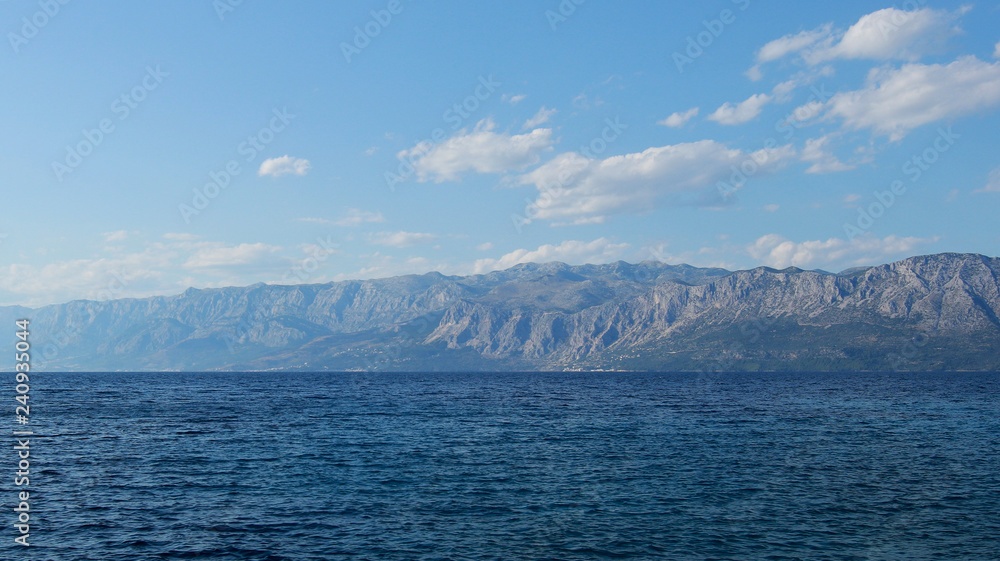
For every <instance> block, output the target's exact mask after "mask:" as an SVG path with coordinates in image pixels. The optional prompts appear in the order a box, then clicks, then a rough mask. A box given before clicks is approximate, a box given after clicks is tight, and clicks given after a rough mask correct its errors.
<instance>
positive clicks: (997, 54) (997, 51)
mask: <svg viewBox="0 0 1000 561" xmlns="http://www.w3.org/2000/svg"><path fill="white" fill-rule="evenodd" d="M993 57H994V58H1000V41H997V44H996V46H995V47H993Z"/></svg>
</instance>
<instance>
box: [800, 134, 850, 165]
mask: <svg viewBox="0 0 1000 561" xmlns="http://www.w3.org/2000/svg"><path fill="white" fill-rule="evenodd" d="M830 138H831V136H830V135H826V136H821V137H819V138H810V139H808V140H806V146H805V148H803V149H802V161H804V162H812V166H810V167H809V169H807V170H806V173H817V174H819V173H834V172H838V171H848V170H852V169H854V167H855V166H852V165H848V164H845V163H843V162H841V161H840V160H838V159H837V157H836V156H834V155H833V154H832V153H831V152H830V151H829V149H828V145H829V144H830Z"/></svg>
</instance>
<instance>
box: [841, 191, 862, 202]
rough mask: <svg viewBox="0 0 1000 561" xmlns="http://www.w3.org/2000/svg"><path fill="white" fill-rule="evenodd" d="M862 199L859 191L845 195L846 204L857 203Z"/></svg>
mask: <svg viewBox="0 0 1000 561" xmlns="http://www.w3.org/2000/svg"><path fill="white" fill-rule="evenodd" d="M860 200H861V195H858V194H857V193H851V194H850V195H847V196H846V197H844V204H851V203H856V202H858V201H860Z"/></svg>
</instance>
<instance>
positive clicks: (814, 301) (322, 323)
mask: <svg viewBox="0 0 1000 561" xmlns="http://www.w3.org/2000/svg"><path fill="white" fill-rule="evenodd" d="M998 274H1000V259H996V258H991V257H985V256H982V255H973V254H951V253H949V254H940V255H930V256H922V257H912V258H909V259H905V260H903V261H899V262H896V263H891V264H887V265H880V266H877V267H870V268H860V269H858V268H855V269H850V270H848V271H845V272H843V273H840V274H832V273H826V272H823V271H802V270H799V269H794V268H790V269H785V270H783V271H777V270H774V269H769V268H763V267H762V268H757V269H752V270H748V271H737V272H730V271H726V270H723V269H703V268H695V267H690V266H687V265H678V266H673V265H665V264H662V263H657V262H643V263H639V264H635V265H633V264H628V263H623V262H618V263H612V264H608V265H584V266H578V267H573V266H568V265H565V264H562V263H546V264H542V265H536V264H527V265H518V266H516V267H513V268H511V269H508V270H506V271H498V272H493V273H489V274H485V275H476V276H469V277H448V276H443V275H440V274H437V273H430V274H426V275H419V276H417V275H411V276H404V277H395V278H388V279H379V280H369V281H348V282H338V283H330V284H322V285H301V286H272V285H264V284H257V285H253V286H249V287H244V288H222V289H211V290H195V289H189V290H188V291H186V292H184V293H183V294H180V295H177V296H170V297H155V298H146V299H125V300H114V301H108V302H90V301H76V302H70V303H68V304H62V305H54V306H46V307H43V308H39V309H36V310H29V309H26V308H0V319H2V320H3V321H6V322H8V323H9V324H11V325H13V323H12V322H13V320H14V319H15V318H17V317H29V318H31V320H32V323H31V327H32V337H33V339H32V342H33V349H34V356H33V360H34V361H36V364H35V367H36V368H42V369H45V370H53V371H54V370H76V371H85V370H150V371H152V370H216V369H224V370H262V369H278V370H357V369H364V370H511V369H523V370H536V369H541V370H551V369H576V368H583V369H634V370H760V369H763V370H808V369H816V370H831V369H834V370H859V369H863V370H870V369H879V370H889V369H897V370H953V369H975V370H996V369H1000V358H998V357H1000V320H998V315H1000V288H998V281H997V278H998Z"/></svg>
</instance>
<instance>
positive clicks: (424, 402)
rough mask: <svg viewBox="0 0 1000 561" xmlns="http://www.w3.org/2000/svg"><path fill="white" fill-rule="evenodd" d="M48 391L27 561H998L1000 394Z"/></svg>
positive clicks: (37, 422)
mask: <svg viewBox="0 0 1000 561" xmlns="http://www.w3.org/2000/svg"><path fill="white" fill-rule="evenodd" d="M32 382H33V386H32V400H33V401H32V410H31V413H32V424H33V426H32V428H33V429H34V430H35V431H36V433H37V435H36V436H35V437H33V438H32V440H31V447H32V448H31V459H32V463H31V470H32V477H31V485H30V492H31V497H32V505H31V509H32V511H31V516H32V517H31V522H32V526H31V542H32V544H33V545H32V546H30V547H29V548H24V547H21V546H15V545H13V538H14V537H15V536H16V530H15V529H14V528H13V523H14V519H15V514H14V512H13V510H12V507H13V502H14V501H13V499H14V498H15V491H16V489H15V487H14V486H13V485H12V483H13V479H12V476H13V471H14V467H15V465H16V459H15V457H14V455H13V452H12V451H11V450H10V448H11V447H10V446H8V447H7V449H8V452H7V453H6V454H4V455H3V458H5V459H2V460H0V473H3V472H8V473H10V477H8V476H7V475H6V474H4V477H3V479H4V483H3V486H2V488H0V490H2V493H3V495H2V496H0V502H2V505H3V510H2V512H0V521H2V522H3V524H0V534H3V536H0V537H2V539H3V542H2V545H0V557H2V558H3V559H11V560H12V561H13V560H18V559H25V560H29V559H30V560H32V561H43V560H59V561H70V560H72V561H77V560H101V561H116V560H128V561H136V560H173V559H212V560H216V559H218V560H230V559H232V560H271V561H277V560H294V561H304V560H333V559H353V560H362V559H372V560H444V559H456V560H465V559H468V560H473V559H476V560H479V559H481V560H499V559H504V560H508V559H509V560H517V559H553V560H569V559H670V560H687V559H699V560H701V559H720V560H721V559H733V560H751V559H754V560H756V559H768V560H783V559H789V560H791V559H838V560H862V559H879V560H888V559H900V560H904V559H905V560H908V561H917V560H923V559H970V560H985V559H998V558H1000V375H998V374H996V373H987V374H971V373H959V374H917V375H902V374H870V373H864V374H861V373H859V374H816V373H799V374H711V375H698V374H623V373H594V374H579V373H569V374H566V373H546V374H521V373H507V374H385V373H382V374H258V373H247V374H236V373H233V374H215V373H213V374H178V373H165V374H120V373H116V374H108V373H104V374H58V375H57V374H39V375H37V376H35V377H33V380H32ZM12 395H13V394H12ZM11 413H13V407H11ZM10 441H11V442H13V439H12V438H11V439H10Z"/></svg>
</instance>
